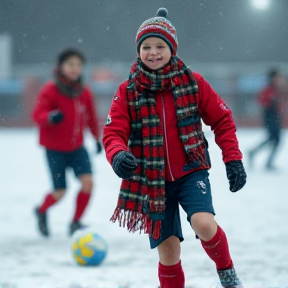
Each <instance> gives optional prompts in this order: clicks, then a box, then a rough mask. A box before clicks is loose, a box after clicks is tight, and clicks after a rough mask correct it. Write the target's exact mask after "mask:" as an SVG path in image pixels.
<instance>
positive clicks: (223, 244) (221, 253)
mask: <svg viewBox="0 0 288 288" xmlns="http://www.w3.org/2000/svg"><path fill="white" fill-rule="evenodd" d="M201 244H202V246H203V248H204V250H205V251H206V253H207V254H208V256H209V257H210V258H211V259H212V260H213V261H214V262H215V264H216V267H217V270H223V269H229V268H232V267H233V262H232V259H231V256H230V252H229V246H228V241H227V238H226V234H225V232H224V231H223V230H222V229H221V227H220V226H218V227H217V231H216V234H215V236H214V237H213V238H212V239H211V240H210V241H207V242H205V241H203V240H201Z"/></svg>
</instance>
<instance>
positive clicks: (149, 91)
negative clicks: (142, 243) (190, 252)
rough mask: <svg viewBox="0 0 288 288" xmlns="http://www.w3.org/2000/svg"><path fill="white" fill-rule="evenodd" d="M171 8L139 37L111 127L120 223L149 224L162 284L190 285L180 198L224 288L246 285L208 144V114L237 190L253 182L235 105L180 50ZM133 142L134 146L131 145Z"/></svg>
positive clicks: (107, 141)
mask: <svg viewBox="0 0 288 288" xmlns="http://www.w3.org/2000/svg"><path fill="white" fill-rule="evenodd" d="M166 16H167V10H166V9H163V8H162V9H159V11H158V13H157V17H154V18H151V19H148V20H147V21H145V22H144V23H143V24H142V25H141V26H140V28H139V30H138V33H137V36H136V45H137V52H138V59H137V61H136V62H135V63H134V64H133V66H132V68H131V73H130V77H129V80H127V81H125V82H124V83H122V84H121V85H120V87H119V89H118V91H117V93H116V95H115V96H114V98H113V101H112V106H111V109H110V112H109V116H108V119H107V122H106V125H105V128H104V135H103V143H104V147H105V151H106V155H107V159H108V161H109V162H110V163H111V164H112V167H113V169H114V171H115V173H116V174H117V175H118V176H119V177H121V178H123V181H122V185H121V191H120V195H119V199H118V204H117V207H116V209H115V213H114V215H113V216H112V221H116V220H118V221H119V222H120V224H122V225H124V226H125V225H127V227H128V230H129V231H136V230H144V231H145V233H149V235H150V237H149V238H150V245H151V248H155V247H157V248H158V252H159V259H160V262H159V268H158V269H159V270H158V272H159V274H158V275H159V281H160V287H161V288H168V287H169V288H170V287H173V288H184V285H185V284H184V281H185V280H184V272H183V270H182V267H181V261H180V242H181V241H183V240H184V239H183V235H182V231H181V223H180V216H179V203H180V205H181V206H182V208H183V209H184V211H185V212H186V213H187V220H188V222H189V223H191V225H192V227H193V229H194V231H195V233H196V234H197V235H198V237H199V238H200V240H201V244H202V246H203V248H204V250H205V251H206V253H207V254H208V256H209V257H210V258H211V259H212V260H213V261H214V262H215V264H216V267H217V271H218V274H219V277H220V281H221V284H222V286H223V287H230V288H231V287H242V284H241V282H240V280H239V278H238V277H237V275H236V272H235V269H234V267H233V262H232V259H231V256H230V253H229V248H228V242H227V239H226V235H225V233H224V231H223V230H222V229H221V228H220V226H219V225H218V224H217V223H216V222H215V220H214V215H215V212H214V209H213V205H212V196H211V190H210V184H209V179H208V177H209V173H208V169H209V168H210V160H209V154H208V150H207V148H208V143H207V141H206V140H205V138H204V134H203V132H202V126H201V119H202V120H203V121H204V122H205V123H206V124H207V125H210V126H211V129H212V130H213V131H214V133H215V140H216V142H217V144H218V145H219V146H220V148H221V149H222V153H223V160H224V162H225V165H226V171H227V177H228V180H229V183H230V190H231V191H232V192H236V191H238V190H239V189H241V188H242V187H243V186H244V185H245V183H246V173H245V170H244V167H243V164H242V161H241V159H242V154H241V152H240V150H239V147H238V141H237V138H236V134H235V132H236V127H235V124H234V121H233V119H232V115H231V111H230V110H229V108H228V107H227V106H226V105H225V103H224V102H223V101H222V99H221V98H220V97H219V96H218V95H217V94H216V92H215V91H214V90H213V89H212V88H211V86H210V85H209V84H208V82H207V81H205V80H204V79H203V77H202V76H201V75H199V74H198V73H194V72H191V70H190V69H189V68H187V66H186V65H185V64H184V63H183V62H182V60H181V59H180V58H178V57H177V56H176V55H177V46H178V42H177V37H176V30H175V28H174V26H173V25H172V23H171V22H170V21H168V20H167V19H166ZM128 143H129V146H128Z"/></svg>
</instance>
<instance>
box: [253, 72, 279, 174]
mask: <svg viewBox="0 0 288 288" xmlns="http://www.w3.org/2000/svg"><path fill="white" fill-rule="evenodd" d="M283 79H284V78H283V76H282V75H281V74H280V72H279V71H278V70H274V69H273V70H271V71H269V73H268V82H269V83H268V85H267V86H266V87H264V88H263V90H261V91H260V93H259V96H258V102H259V104H260V106H261V108H262V118H263V125H264V127H265V129H266V131H267V136H266V139H264V141H262V142H260V144H259V145H257V146H256V147H255V148H254V149H252V150H250V151H249V154H248V155H249V162H250V166H251V167H252V166H253V162H254V158H255V156H256V155H257V154H258V152H260V151H261V150H262V149H263V148H265V147H267V148H269V150H270V153H269V156H268V159H267V162H266V168H267V169H268V170H274V169H275V168H276V167H275V163H274V161H275V156H276V152H277V150H278V147H279V143H280V140H281V129H282V115H281V114H282V113H281V103H282V101H283V99H282V97H283V90H282V88H283Z"/></svg>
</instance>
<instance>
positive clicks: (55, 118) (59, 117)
mask: <svg viewBox="0 0 288 288" xmlns="http://www.w3.org/2000/svg"><path fill="white" fill-rule="evenodd" d="M63 118H64V115H63V113H62V112H61V111H59V110H54V111H51V112H50V113H49V115H48V121H49V122H50V123H53V124H59V123H61V122H62V121H63Z"/></svg>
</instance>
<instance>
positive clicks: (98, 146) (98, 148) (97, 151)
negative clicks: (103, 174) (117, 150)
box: [96, 141, 103, 154]
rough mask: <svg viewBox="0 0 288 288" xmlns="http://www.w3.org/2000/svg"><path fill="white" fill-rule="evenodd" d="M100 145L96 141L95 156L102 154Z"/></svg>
mask: <svg viewBox="0 0 288 288" xmlns="http://www.w3.org/2000/svg"><path fill="white" fill-rule="evenodd" d="M102 149H103V148H102V144H101V142H99V141H97V142H96V154H100V153H101V152H102Z"/></svg>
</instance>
